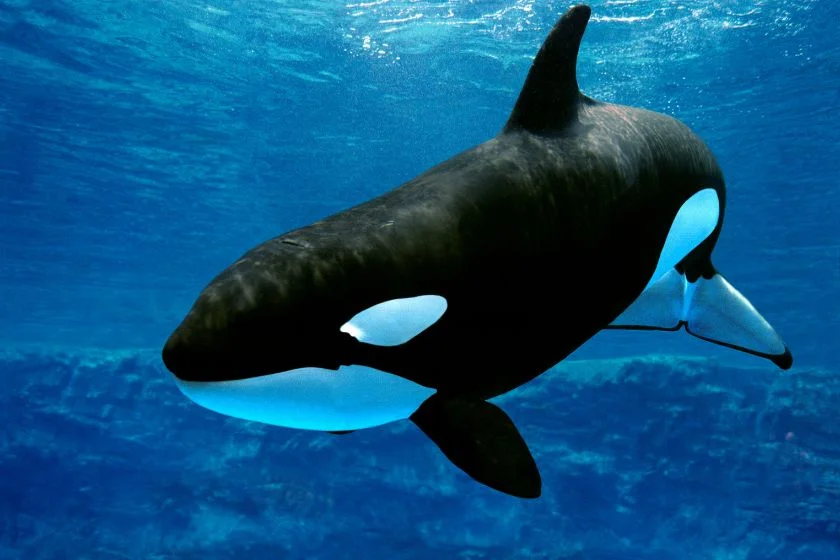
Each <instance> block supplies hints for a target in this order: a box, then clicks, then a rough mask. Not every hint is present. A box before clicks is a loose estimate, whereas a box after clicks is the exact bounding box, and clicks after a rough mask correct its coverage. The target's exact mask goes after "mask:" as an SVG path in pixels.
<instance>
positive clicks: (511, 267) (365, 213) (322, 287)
mask: <svg viewBox="0 0 840 560" xmlns="http://www.w3.org/2000/svg"><path fill="white" fill-rule="evenodd" d="M589 15H590V10H589V8H588V7H586V6H578V7H575V8H572V9H571V10H569V11H568V12H567V13H566V15H564V16H563V18H561V20H560V21H559V22H558V24H557V25H556V26H555V28H554V29H553V30H552V32H551V34H550V35H549V37H548V39H547V40H546V42H545V44H544V45H543V47H542V48H541V49H540V52H539V53H538V55H537V57H536V59H535V61H534V64H533V66H532V68H531V71H530V73H529V75H528V78H527V80H526V82H525V85H524V87H523V90H522V93H521V94H520V97H519V100H518V101H517V104H516V106H515V108H514V110H513V112H512V114H511V117H510V120H509V122H508V123H507V125H506V126H505V127H504V129H503V130H502V131H501V132H500V133H499V134H498V135H497V136H496V137H494V138H492V139H491V140H489V141H487V142H485V143H483V144H481V145H479V146H476V147H474V148H472V149H470V150H468V151H466V152H463V153H461V154H459V155H456V156H455V157H453V158H452V159H449V160H448V161H445V162H443V163H441V164H440V165H437V166H436V167H433V168H432V169H430V170H428V171H426V172H425V173H423V174H421V175H420V176H418V177H416V178H415V179H412V180H411V181H409V182H407V183H405V184H403V185H402V186H400V187H398V188H397V189H395V190H393V191H391V192H388V193H386V194H384V195H382V196H380V197H377V198H375V199H373V200H370V201H369V202H366V203H364V204H362V205H359V206H356V207H354V208H351V209H349V210H346V211H344V212H341V213H338V214H335V215H333V216H330V217H328V218H326V219H324V220H323V221H319V222H316V223H314V224H312V225H310V226H307V227H304V228H301V229H298V230H295V231H291V232H288V233H285V234H283V235H281V236H279V237H276V238H274V239H271V240H269V241H267V242H265V243H263V244H261V245H259V246H257V247H255V248H254V249H252V250H250V251H249V252H247V253H246V254H245V255H244V256H243V257H242V258H240V259H239V260H238V261H236V262H235V263H233V264H232V265H231V266H230V267H229V268H227V269H226V270H224V271H223V272H222V273H221V274H220V275H219V276H218V277H217V278H215V279H214V280H213V281H212V282H211V283H210V285H209V286H208V287H207V288H206V289H205V290H204V291H203V292H202V294H201V295H200V297H199V298H198V300H197V301H196V302H195V304H194V306H193V308H192V309H191V310H190V312H189V314H188V315H187V316H186V318H185V319H184V320H183V322H182V323H181V325H180V326H179V327H178V328H177V330H176V331H175V332H174V333H173V334H172V336H171V337H170V339H169V340H168V342H167V343H166V346H165V348H164V350H163V359H164V362H165V364H166V366H167V368H169V370H171V371H172V372H173V373H174V374H175V375H176V376H178V377H179V378H181V379H184V380H191V381H221V380H231V379H242V378H248V377H255V376H260V375H265V374H271V373H276V372H279V371H286V370H291V369H294V368H299V367H305V366H316V367H324V368H331V369H335V368H338V367H339V366H340V365H342V364H347V365H349V364H362V365H367V366H371V367H375V368H378V369H381V370H383V371H387V372H390V373H392V374H395V375H399V376H402V377H405V378H408V379H411V380H413V381H415V382H417V383H420V384H422V385H425V386H427V387H432V388H436V389H438V390H439V392H440V393H441V394H446V395H449V396H451V397H453V398H467V399H475V398H477V399H487V398H491V397H494V396H496V395H500V394H502V393H505V392H507V391H509V390H511V389H514V388H516V387H518V386H519V385H522V384H523V383H526V382H527V381H529V380H531V379H533V378H534V377H536V376H538V375H540V374H541V373H543V372H544V371H546V370H547V369H549V368H551V367H552V366H554V365H555V364H556V363H558V362H560V361H561V360H563V359H564V358H565V357H566V356H568V355H569V354H570V353H571V352H573V351H574V350H575V349H576V348H578V347H579V346H580V345H581V344H583V343H584V342H586V341H587V340H588V339H589V338H591V337H592V336H593V335H595V334H596V333H597V332H598V331H600V330H601V329H603V328H605V327H607V326H608V325H609V323H610V322H611V321H612V320H613V319H615V318H616V317H617V316H618V315H619V314H620V313H621V312H622V311H623V310H624V309H625V308H626V307H627V306H628V305H630V304H631V303H632V302H633V301H634V300H635V299H636V297H637V296H638V295H639V294H640V293H641V292H642V290H643V289H644V287H645V285H646V283H647V281H648V279H649V278H650V275H651V274H652V273H653V270H654V268H655V267H656V263H657V260H658V258H659V255H660V251H661V249H662V247H663V245H664V242H665V238H666V235H667V234H668V231H669V229H670V226H671V223H672V221H673V219H674V216H675V215H676V213H677V211H678V210H679V208H680V207H681V206H682V204H683V203H684V202H685V201H686V200H687V199H688V198H689V197H691V196H692V195H693V194H694V193H696V192H697V191H699V190H701V189H704V188H709V187H711V188H714V189H716V191H717V193H718V196H719V198H720V201H721V214H720V215H721V219H720V221H719V223H718V224H717V227H716V229H715V231H714V233H713V234H712V235H711V236H710V237H709V238H708V239H707V240H706V241H705V242H704V243H703V244H702V245H701V246H699V247H698V248H697V249H695V251H694V252H692V254H691V255H689V257H687V258H686V259H685V260H684V261H683V262H682V263H681V264H680V267H681V268H682V269H683V270H685V271H686V273H687V274H688V276H689V277H696V276H698V275H701V274H708V273H709V271H711V270H713V269H712V267H711V261H710V258H709V256H710V253H711V250H712V248H713V247H714V244H715V243H716V241H717V238H718V235H719V233H720V228H721V224H722V217H723V213H724V206H725V186H724V179H723V175H722V172H721V169H720V167H719V166H718V164H717V162H716V160H715V158H714V156H713V155H712V153H711V151H710V150H709V148H708V147H707V146H706V145H705V144H704V142H703V141H702V140H701V139H700V138H698V137H697V136H696V135H695V134H694V133H693V132H692V131H691V130H689V128H688V127H686V126H685V125H683V124H682V123H680V122H678V121H677V120H675V119H673V118H671V117H668V116H665V115H661V114H658V113H654V112H651V111H646V110H643V109H637V108H632V107H625V106H619V105H611V104H607V103H601V102H598V101H595V100H592V99H590V98H588V97H586V96H584V95H583V94H581V93H580V91H579V89H578V85H577V80H576V77H575V64H576V60H577V51H578V46H579V43H580V40H581V37H582V35H583V31H584V29H585V27H586V24H587V22H588V20H589ZM422 294H438V295H441V296H444V297H445V298H446V299H447V301H448V304H449V306H448V309H447V311H446V313H445V314H444V315H443V317H442V318H441V319H440V320H439V321H438V322H437V323H436V324H435V325H433V326H432V327H431V328H429V329H427V330H426V331H424V332H423V333H421V334H420V335H418V336H417V337H415V338H414V339H412V340H411V341H409V342H407V343H406V344H404V345H401V346H397V347H377V346H372V345H368V344H363V343H360V342H358V341H356V340H355V339H353V338H352V337H350V336H349V335H347V334H344V333H341V332H340V331H339V328H340V327H341V325H342V324H344V323H345V322H346V321H348V320H349V319H350V318H351V317H352V316H353V315H355V314H356V313H358V312H359V311H361V310H363V309H366V308H368V307H370V306H372V305H375V304H377V303H380V302H383V301H386V300H390V299H394V298H404V297H412V296H417V295H422Z"/></svg>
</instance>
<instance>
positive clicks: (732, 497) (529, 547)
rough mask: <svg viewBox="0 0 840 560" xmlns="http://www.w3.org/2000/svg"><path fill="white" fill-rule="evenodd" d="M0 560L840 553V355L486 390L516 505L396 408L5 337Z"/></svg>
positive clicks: (652, 365)
mask: <svg viewBox="0 0 840 560" xmlns="http://www.w3.org/2000/svg"><path fill="white" fill-rule="evenodd" d="M0 379H2V392H0V558H3V559H6V558H9V559H12V558H22V559H27V560H35V559H42V558H43V559H65V558H66V559H74V560H75V559H106V560H107V559H117V558H131V559H138V558H142V559H146V558H148V559H163V558H185V559H192V558H195V559H198V558H201V559H208V558H247V559H248V560H258V559H263V558H266V559H268V558H271V559H274V558H306V559H334V558H366V559H368V558H388V559H407V558H436V559H441V558H465V559H466V558H469V559H473V558H493V559H496V558H538V559H576V560H584V559H587V560H590V559H591V560H607V559H611V560H615V559H638V560H648V559H681V560H682V559H685V560H688V559H726V560H747V559H750V560H759V559H770V558H779V559H784V560H788V559H791V560H799V559H802V560H805V559H807V560H822V559H835V560H836V559H837V558H840V418H838V410H840V372H832V371H827V370H820V369H809V368H805V367H799V368H794V369H793V370H791V371H790V372H786V373H779V372H778V371H777V370H774V369H773V368H772V366H769V367H768V366H766V365H765V364H764V363H763V362H762V363H760V364H759V365H758V366H757V367H756V368H755V369H749V368H742V367H738V368H732V367H727V366H725V365H722V364H720V363H717V362H714V361H708V360H701V359H693V358H673V357H667V358H666V357H646V358H638V359H628V360H604V361H575V362H569V363H566V364H563V365H561V366H558V367H557V368H555V369H553V370H552V371H550V372H548V373H547V374H545V375H543V376H541V377H540V378H538V379H536V380H535V381H533V382H532V383H530V384H528V385H526V386H525V387H522V388H520V389H518V390H516V391H514V392H512V393H510V394H508V395H505V396H504V397H502V398H500V399H497V400H496V402H497V403H498V404H500V405H501V406H502V407H503V408H504V409H505V410H506V411H507V412H508V413H509V414H510V416H511V417H512V418H513V419H514V421H515V422H516V423H517V425H518V426H519V428H520V430H521V432H522V434H523V436H524V437H525V439H526V441H528V443H529V445H530V447H531V449H532V451H533V453H534V456H535V458H536V460H537V463H538V465H539V466H540V469H541V471H542V475H543V495H542V497H541V498H540V499H538V500H534V501H524V500H518V499H516V498H511V497H508V496H505V495H502V494H498V493H496V492H493V491H492V490H489V489H487V488H485V487H483V486H481V485H479V484H477V483H475V482H473V481H472V480H471V479H469V478H468V477H467V476H466V475H464V474H463V473H462V472H461V471H459V470H457V469H456V468H455V467H453V466H452V465H451V464H450V463H449V462H448V461H447V460H446V459H445V458H444V457H443V455H442V454H441V453H440V452H439V451H438V449H437V448H436V447H435V446H434V444H433V443H432V442H430V441H429V440H427V439H426V438H425V437H424V436H423V435H422V434H421V433H420V431H419V430H417V429H416V428H415V427H414V426H413V425H412V424H410V423H409V422H399V423H395V424H392V425H389V426H385V427H381V428H377V429H371V430H365V431H360V432H355V433H353V434H349V435H344V436H333V435H329V434H320V433H314V432H301V431H294V430H286V429H281V428H274V427H269V426H263V425H258V424H253V423H248V422H244V421H239V420H236V419H231V418H226V417H223V416H220V415H217V414H214V413H212V412H209V411H206V410H204V409H201V408H199V407H198V406H196V405H193V404H192V403H190V402H189V401H187V400H186V399H185V398H184V397H182V395H181V394H180V393H179V391H178V390H177V388H176V387H175V385H174V384H173V383H172V382H171V380H170V378H169V375H168V374H167V373H166V372H165V371H164V369H163V367H162V365H161V364H160V362H159V358H158V356H157V354H156V353H154V352H121V353H108V352H102V351H90V352H81V351H69V352H67V351H59V350H48V351H43V350H7V351H5V352H4V353H2V354H0Z"/></svg>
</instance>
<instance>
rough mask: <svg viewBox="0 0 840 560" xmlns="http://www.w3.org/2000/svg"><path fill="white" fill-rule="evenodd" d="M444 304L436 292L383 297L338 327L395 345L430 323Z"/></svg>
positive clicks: (360, 337)
mask: <svg viewBox="0 0 840 560" xmlns="http://www.w3.org/2000/svg"><path fill="white" fill-rule="evenodd" d="M446 306H447V303H446V298H444V297H442V296H437V295H424V296H417V297H411V298H401V299H392V300H388V301H383V302H382V303H377V304H376V305H374V306H372V307H368V308H367V309H365V310H363V311H360V312H359V313H357V314H356V315H354V316H353V318H352V319H350V320H349V321H347V322H346V323H344V324H343V325H342V326H341V331H342V332H346V333H347V334H349V335H350V336H352V337H353V338H355V339H356V340H358V341H360V342H364V343H366V344H373V345H375V346H399V345H400V344H404V343H406V342H408V341H409V340H411V339H412V338H414V337H415V336H417V335H418V334H420V333H421V332H423V331H425V330H426V329H428V328H429V327H431V326H432V325H434V324H435V323H436V322H437V321H438V319H440V318H441V317H442V316H443V314H444V313H445V312H446Z"/></svg>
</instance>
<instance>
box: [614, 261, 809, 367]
mask: <svg viewBox="0 0 840 560" xmlns="http://www.w3.org/2000/svg"><path fill="white" fill-rule="evenodd" d="M680 327H685V330H686V331H687V332H688V333H689V334H691V335H693V336H696V337H697V338H700V339H703V340H706V341H709V342H713V343H715V344H719V345H721V346H726V347H728V348H733V349H735V350H740V351H741V352H746V353H748V354H753V355H755V356H760V357H762V358H766V359H768V360H770V361H772V362H773V363H774V364H776V365H777V366H778V367H780V368H781V369H785V370H786V369H790V367H791V366H792V365H793V356H792V354H791V353H790V350H789V349H788V347H787V346H786V345H785V343H784V341H782V338H781V337H780V336H779V335H778V333H777V332H776V331H775V330H774V329H773V327H772V326H771V325H770V323H768V322H767V320H766V319H764V317H762V316H761V314H760V313H759V312H758V311H757V310H756V308H755V307H753V305H752V304H751V303H750V302H749V301H748V300H747V299H746V298H745V297H744V296H743V295H742V294H741V293H740V292H739V291H738V290H736V289H735V288H734V287H733V286H732V285H731V284H730V283H729V282H727V281H726V279H725V278H724V277H723V276H722V275H720V274H718V273H717V272H715V273H714V275H713V276H712V277H711V278H703V277H700V278H698V279H697V281H695V282H689V281H688V280H687V279H686V277H685V276H684V275H682V274H680V273H679V272H678V271H677V270H676V269H672V270H670V271H669V272H668V273H666V274H665V275H663V276H662V278H660V279H659V280H658V281H656V282H655V283H654V284H652V285H651V286H650V287H649V288H648V289H647V290H645V291H644V292H643V293H642V294H641V295H640V296H639V298H638V299H637V300H636V301H635V302H633V304H631V305H630V307H628V308H627V309H626V310H625V311H624V312H623V313H622V314H621V315H620V316H619V317H618V318H617V319H616V320H615V321H613V322H612V323H611V324H610V325H609V326H608V327H607V328H611V329H636V330H663V331H676V330H679V328H680Z"/></svg>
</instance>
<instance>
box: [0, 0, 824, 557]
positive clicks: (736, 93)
mask: <svg viewBox="0 0 840 560" xmlns="http://www.w3.org/2000/svg"><path fill="white" fill-rule="evenodd" d="M592 6H593V18H592V21H591V22H590V25H589V27H588V30H587V32H586V35H585V37H584V42H583V46H582V48H581V55H580V59H579V66H578V73H579V82H580V84H581V87H582V89H583V90H584V92H585V93H587V94H588V95H590V96H592V97H595V98H598V99H602V100H605V101H611V102H618V103H623V104H628V105H637V106H644V107H647V108H650V109H654V110H658V111H661V112H665V113H668V114H671V115H674V116H676V117H678V118H680V119H681V120H683V121H684V122H686V123H687V124H688V125H689V126H691V127H692V128H693V129H694V130H695V131H697V132H698V133H699V134H700V135H701V136H702V137H703V138H704V139H705V140H706V141H707V143H708V144H709V145H710V146H711V148H712V150H713V151H714V152H715V153H716V155H717V156H718V159H719V161H720V163H721V165H722V167H723V169H724V172H725V174H726V178H727V181H728V184H729V202H728V208H727V218H726V224H725V227H724V232H723V235H722V237H721V240H720V242H719V244H718V249H717V251H716V263H717V265H718V268H720V269H721V270H722V271H724V272H725V273H726V274H727V276H728V277H729V278H730V280H732V282H733V283H734V284H735V285H736V286H737V287H738V288H739V289H740V290H741V291H742V292H744V293H745V294H746V295H747V296H748V297H749V298H750V299H751V301H752V302H753V303H754V304H755V305H756V306H757V307H758V308H759V309H760V310H761V311H762V313H763V314H764V315H765V316H766V317H767V318H768V320H770V321H771V323H773V324H774V326H776V327H777V329H778V330H779V331H780V332H781V334H782V335H783V337H784V338H785V339H786V341H787V342H788V344H789V345H790V346H791V348H792V350H793V352H794V357H795V359H796V364H795V366H794V369H793V370H791V371H790V372H789V373H785V374H780V373H779V372H778V370H776V369H774V367H773V366H772V364H769V363H764V362H763V361H761V360H757V359H755V358H752V357H749V356H743V355H740V354H737V353H735V352H731V351H729V350H726V349H720V348H716V347H712V346H711V345H708V344H703V343H701V342H699V341H695V340H690V339H689V337H686V336H679V335H670V334H644V333H616V332H610V333H603V334H601V335H598V336H596V337H595V338H594V339H593V340H592V341H590V342H589V343H588V344H587V345H586V346H584V347H583V348H582V349H580V350H579V351H578V352H577V353H576V354H575V355H574V356H573V358H574V360H573V361H572V363H569V364H566V365H564V366H561V367H559V368H556V369H555V370H554V371H552V372H551V373H550V374H548V375H545V376H543V377H541V378H540V379H538V380H536V381H535V382H534V383H532V384H529V385H528V386H526V387H524V388H522V389H520V390H518V391H516V392H514V393H511V394H510V395H508V396H506V397H505V399H504V400H503V405H504V407H505V409H506V410H508V412H509V413H510V414H511V416H512V417H514V419H515V420H516V421H517V423H518V424H519V425H520V428H521V431H522V432H523V435H524V437H525V438H526V440H528V441H529V443H530V444H531V447H532V449H533V450H534V455H535V457H536V459H537V462H538V463H539V464H540V467H541V469H542V471H543V476H544V480H545V484H544V496H543V498H542V499H541V500H539V501H536V502H519V501H516V500H513V499H511V498H508V497H506V496H502V495H498V494H496V493H493V492H492V491H490V490H487V489H486V488H484V487H481V486H479V485H477V484H475V483H473V482H472V481H470V480H468V479H467V478H466V477H465V475H463V474H462V473H460V472H459V471H457V470H456V469H454V468H453V467H452V466H451V465H450V464H449V463H448V462H446V461H445V459H443V458H442V457H441V456H440V454H439V452H438V451H437V450H436V449H435V448H434V446H433V445H432V444H431V443H430V442H428V441H427V440H425V439H424V438H423V437H422V435H420V434H419V433H418V431H417V430H416V429H414V428H413V426H411V425H409V424H407V423H400V424H395V425H393V426H389V427H385V428H381V429H377V430H371V431H367V432H361V433H357V434H353V435H352V436H346V437H343V438H335V437H331V436H325V435H321V434H312V433H301V432H293V431H290V430H282V429H279V428H266V427H263V426H258V425H254V424H248V423H246V422H241V421H237V420H233V419H226V418H223V417H220V416H217V415H213V414H212V413H210V412H207V411H204V410H202V409H199V408H198V407H197V406H194V405H191V404H190V403H188V402H185V399H184V398H183V397H182V396H181V395H180V394H179V393H178V391H177V389H176V388H175V387H174V385H173V384H172V383H171V382H170V381H169V379H168V374H167V373H166V372H165V371H164V370H163V368H162V366H161V364H160V363H159V359H158V351H159V348H160V346H161V344H162V343H163V341H164V340H165V338H166V336H167V335H168V334H169V332H170V331H171V330H172V329H173V328H174V326H175V325H176V324H177V322H178V321H179V320H180V319H181V317H182V316H183V314H184V313H185V312H186V311H187V309H188V308H189V306H190V305H191V303H192V301H193V299H194V298H195V296H196V295H197V293H198V292H199V291H200V289H201V288H202V287H203V286H204V285H205V284H206V283H207V282H208V281H209V280H210V279H211V278H212V277H213V276H214V275H215V274H216V273H217V272H218V271H220V270H221V269H222V268H223V267H225V266H226V265H228V264H229V263H230V262H231V261H232V260H234V259H235V258H236V257H238V256H239V255H240V254H242V253H243V252H244V251H245V250H247V249H248V248H250V247H251V246H253V245H255V244H257V243H259V242H261V241H263V240H265V239H267V238H269V237H273V236H275V235H277V234H279V233H282V232H283V231H286V230H289V229H292V228H294V227H297V226H301V225H304V224H306V223H309V222H311V221H313V220H315V219H318V218H321V217H323V216H325V215H327V214H330V213H332V212H335V211H338V210H341V209H343V208H345V207H347V206H350V205H352V204H356V203H358V202H362V201H364V200H366V199H368V198H370V197H372V196H375V195H377V194H380V193H383V192H385V191H386V190H388V189H390V188H392V187H394V186H396V185H397V184H399V183H401V182H403V181H405V180H407V179H410V178H411V177H413V176H414V175H416V174H417V173H419V172H421V171H423V170H425V169H426V168H427V167H429V166H431V165H433V164H435V163H438V162H439V161H442V160H443V159H446V158H448V157H450V156H451V155H453V154H454V153H456V152H458V151H461V150H463V149H466V148H469V147H471V146H472V145H474V144H477V143H479V142H482V141H484V140H485V139H487V138H488V137H490V136H492V135H494V134H495V133H497V132H498V130H499V129H500V127H501V126H502V124H503V123H504V121H505V120H506V118H507V114H508V112H509V110H510V108H511V107H512V104H513V102H514V101H515V99H516V96H517V94H518V91H519V88H520V86H521V84H522V81H523V79H524V77H525V74H526V73H527V71H528V68H529V64H530V61H531V57H532V56H533V55H534V53H535V52H536V50H537V48H538V47H539V45H540V43H541V41H542V40H543V38H544V36H545V34H546V33H547V31H548V29H550V27H551V25H552V24H553V23H554V22H555V21H556V19H557V17H558V16H559V15H560V14H561V13H562V12H563V11H564V10H565V9H566V8H567V7H568V5H567V4H565V3H558V2H549V1H545V2H543V1H539V2H538V1H528V0H508V1H505V2H502V1H486V2H485V1H482V2H447V1H441V2H426V1H408V0H403V1H389V0H378V1H373V2H350V3H346V2H332V1H315V0H309V1H295V2H291V1H279V2H278V1H274V2H269V1H251V2H243V1H219V2H188V1H181V0H165V1H160V2H127V1H119V0H115V1H113V2H93V1H89V0H79V1H74V2H69V1H66V2H61V1H54V0H31V1H26V0H17V1H9V0H2V1H0V69H2V72H0V341H2V347H3V349H4V350H3V351H2V355H0V375H2V379H3V386H4V389H3V391H2V393H0V404H1V405H2V407H0V426H2V428H0V557H3V558H5V557H8V558H65V557H66V558H170V557H171V558H192V557H196V558H198V557H201V558H207V557H214V558H215V557H218V558H236V557H245V556H248V557H250V558H277V557H284V558H285V557H288V558H340V557H341V558H344V557H346V558H354V557H360V556H365V557H368V558H425V557H432V556H438V557H439V556H441V555H442V556H443V557H464V558H466V557H488V558H499V557H511V558H513V557H522V558H525V557H536V558H578V559H584V558H585V559H596V558H597V559H606V558H610V559H612V558H634V559H635V558H727V559H730V558H731V559H742V558H750V559H759V558H836V557H837V555H838V554H840V526H838V521H837V520H838V519H840V474H839V473H840V440H838V438H840V420H838V418H837V410H838V406H840V385H838V383H840V381H838V374H839V373H840V371H838V370H840V367H838V361H837V358H836V353H837V349H838V346H840V335H838V332H840V331H839V330H840V210H838V208H840V175H838V173H837V171H836V165H837V161H838V158H840V127H837V126H836V121H837V117H838V106H840V32H838V30H837V29H838V28H837V24H836V22H837V21H838V20H840V19H838V18H840V5H838V4H836V3H834V2H831V1H830V0H822V1H810V2H808V1H804V2H797V3H787V2H773V1H764V2H726V3H710V2H705V1H700V0H697V1H689V0H686V1H683V2H646V1H643V0H639V1H635V2H634V1H632V0H621V1H610V2H593V3H592ZM686 356H694V357H686Z"/></svg>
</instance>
